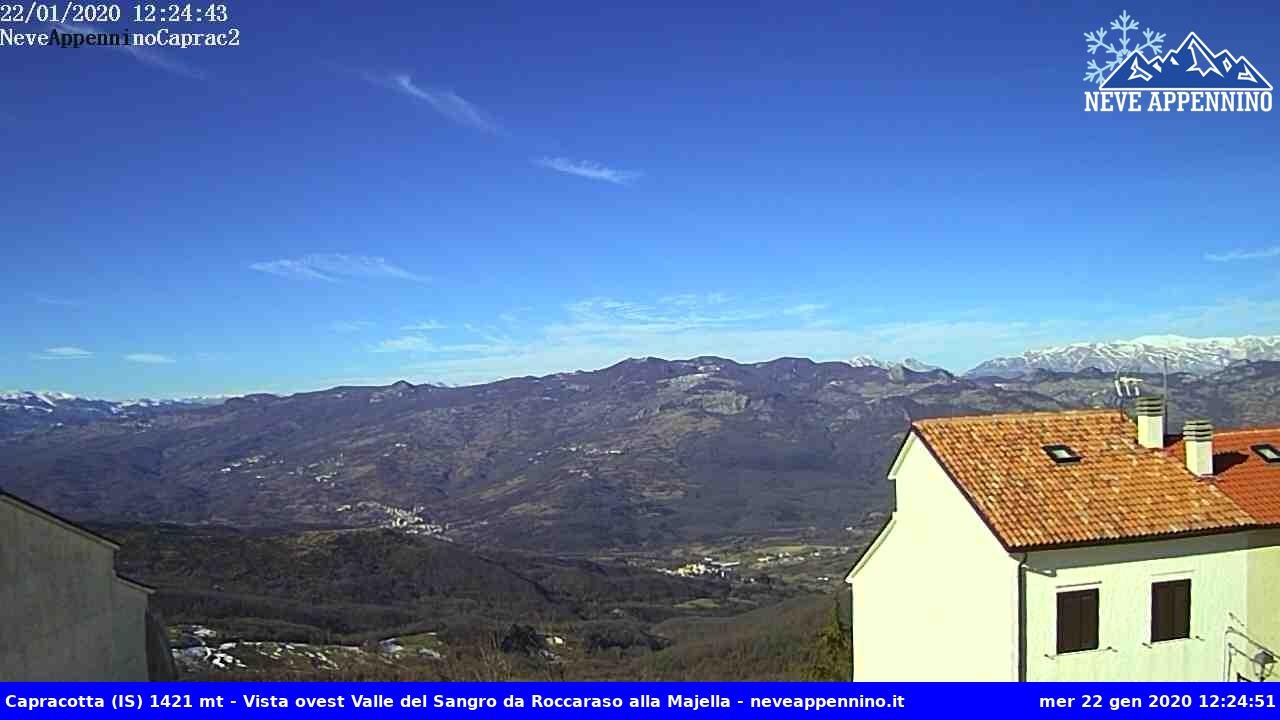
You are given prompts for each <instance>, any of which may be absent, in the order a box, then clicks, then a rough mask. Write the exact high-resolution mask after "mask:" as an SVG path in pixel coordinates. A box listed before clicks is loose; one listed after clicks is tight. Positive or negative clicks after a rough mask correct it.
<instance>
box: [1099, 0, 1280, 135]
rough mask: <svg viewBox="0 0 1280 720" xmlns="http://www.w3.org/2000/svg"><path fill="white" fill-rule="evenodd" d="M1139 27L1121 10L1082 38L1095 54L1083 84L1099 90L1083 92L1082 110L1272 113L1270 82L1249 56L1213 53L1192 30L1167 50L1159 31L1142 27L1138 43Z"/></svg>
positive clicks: (1136, 22) (1224, 51) (1162, 34)
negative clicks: (1094, 86) (1108, 23)
mask: <svg viewBox="0 0 1280 720" xmlns="http://www.w3.org/2000/svg"><path fill="white" fill-rule="evenodd" d="M1140 28H1141V26H1140V25H1139V23H1138V21H1137V20H1136V19H1134V18H1133V17H1131V16H1130V15H1129V13H1128V12H1122V13H1120V16H1119V17H1118V18H1116V19H1115V20H1112V21H1111V27H1110V29H1107V28H1098V29H1097V30H1094V31H1092V32H1087V33H1085V34H1084V39H1085V42H1086V43H1087V48H1088V51H1089V54H1090V55H1094V56H1097V57H1095V58H1094V59H1091V60H1089V64H1088V65H1087V66H1086V68H1085V74H1084V81H1085V82H1087V83H1090V84H1094V85H1097V86H1098V89H1097V90H1089V91H1087V92H1085V94H1084V109H1085V112H1271V83H1270V82H1268V81H1267V79H1266V78H1265V77H1263V75H1262V73H1260V72H1258V68H1257V67H1255V66H1254V64H1253V63H1252V62H1250V61H1249V58H1247V57H1245V56H1244V55H1235V54H1232V52H1231V51H1230V50H1227V49H1226V48H1223V49H1221V50H1217V51H1214V49H1213V48H1211V47H1210V46H1209V44H1208V43H1206V42H1205V41H1204V40H1201V39H1200V36H1199V35H1196V34H1195V33H1194V32H1189V33H1187V36H1186V37H1185V38H1183V39H1182V42H1181V43H1179V44H1178V45H1177V47H1175V48H1173V49H1171V50H1167V51H1166V50H1165V34H1164V33H1162V32H1156V31H1154V30H1152V29H1151V28H1143V29H1141V39H1139V37H1138V31H1139V29H1140ZM1130 33H1133V34H1132V35H1130ZM1099 51H1101V52H1099ZM1099 59H1101V60H1102V61H1103V62H1102V64H1101V65H1100V64H1098V63H1099Z"/></svg>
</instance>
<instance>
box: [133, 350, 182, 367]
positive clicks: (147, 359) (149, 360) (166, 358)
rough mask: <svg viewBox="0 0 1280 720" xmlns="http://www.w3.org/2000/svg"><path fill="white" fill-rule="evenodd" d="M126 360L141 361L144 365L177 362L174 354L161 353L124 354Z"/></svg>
mask: <svg viewBox="0 0 1280 720" xmlns="http://www.w3.org/2000/svg"><path fill="white" fill-rule="evenodd" d="M124 359H125V360H128V361H129V362H131V363H140V364H142V365H171V364H173V363H175V362H177V359H175V358H174V357H173V356H172V355H162V354H160V353H147V352H140V353H129V354H128V355H125V356H124Z"/></svg>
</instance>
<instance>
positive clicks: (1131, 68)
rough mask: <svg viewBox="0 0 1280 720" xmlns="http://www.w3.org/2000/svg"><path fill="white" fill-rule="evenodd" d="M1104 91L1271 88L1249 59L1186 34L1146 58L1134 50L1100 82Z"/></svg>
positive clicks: (1193, 34)
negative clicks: (1177, 43)
mask: <svg viewBox="0 0 1280 720" xmlns="http://www.w3.org/2000/svg"><path fill="white" fill-rule="evenodd" d="M1102 89H1103V90H1177V89H1197V90H1200V89H1206V90H1209V89H1221V90H1270V89H1271V83H1270V82H1268V81H1267V79H1266V78H1265V77H1263V76H1262V73H1260V72H1258V69H1257V68H1256V67H1254V65H1253V63H1252V62H1250V61H1249V59H1248V58H1246V57H1245V56H1243V55H1241V56H1239V57H1236V56H1235V55H1232V54H1231V52H1230V51H1229V50H1226V49H1223V50H1219V51H1217V52H1215V51H1214V50H1213V49H1212V48H1210V47H1209V46H1208V45H1207V44H1206V43H1205V42H1204V41H1203V40H1201V39H1200V36H1199V35H1196V34H1195V33H1194V32H1193V33H1188V34H1187V36H1186V37H1185V38H1183V40H1182V42H1181V43H1180V44H1179V45H1178V47H1177V48H1175V49H1173V50H1169V51H1167V52H1165V53H1164V54H1161V55H1155V56H1153V57H1151V58H1147V57H1146V56H1144V55H1143V54H1142V53H1134V54H1133V55H1131V56H1129V58H1128V59H1126V60H1125V61H1124V62H1123V63H1121V64H1120V65H1119V66H1118V67H1117V68H1116V69H1115V71H1113V72H1112V74H1111V76H1110V77H1109V78H1107V79H1106V81H1104V82H1103V83H1102Z"/></svg>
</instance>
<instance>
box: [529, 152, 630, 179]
mask: <svg viewBox="0 0 1280 720" xmlns="http://www.w3.org/2000/svg"><path fill="white" fill-rule="evenodd" d="M533 163H534V164H535V165H539V166H541V167H544V168H547V169H548V170H555V171H556V172H561V173H564V174H566V175H574V176H576V177H580V178H586V179H588V180H599V181H601V182H608V183H613V184H614V185H627V184H629V183H631V182H632V181H634V180H637V179H638V178H640V176H641V174H642V173H639V172H633V171H629V170H615V169H614V168H611V167H606V166H604V165H601V164H600V163H597V162H592V161H590V160H573V159H570V158H567V157H540V158H534V160H533Z"/></svg>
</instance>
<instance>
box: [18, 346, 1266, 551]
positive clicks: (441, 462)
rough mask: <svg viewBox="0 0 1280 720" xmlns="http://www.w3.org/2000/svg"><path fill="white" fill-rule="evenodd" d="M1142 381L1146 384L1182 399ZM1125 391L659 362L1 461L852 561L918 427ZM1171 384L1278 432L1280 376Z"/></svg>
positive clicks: (371, 508) (196, 427) (109, 507)
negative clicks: (853, 544) (824, 549)
mask: <svg viewBox="0 0 1280 720" xmlns="http://www.w3.org/2000/svg"><path fill="white" fill-rule="evenodd" d="M1272 342H1274V340H1273V341H1272ZM1164 344H1165V345H1166V346H1169V347H1175V346H1177V342H1174V341H1166V342H1165V343H1164ZM1135 374H1138V375H1139V377H1141V378H1142V379H1143V380H1144V383H1145V387H1153V386H1158V385H1159V384H1160V383H1161V382H1162V379H1161V378H1160V377H1159V376H1157V375H1151V374H1146V375H1143V374H1142V373H1141V372H1140V371H1135ZM1112 379H1113V376H1112V374H1111V373H1109V372H1106V371H1104V370H1099V369H1085V370H1080V371H1077V372H1059V371H1052V370H1043V369H1033V370H1030V371H1024V372H1021V373H1020V374H1019V375H1017V376H1016V377H992V376H988V375H978V376H972V377H961V376H956V375H953V374H951V373H949V372H947V371H945V370H931V371H927V372H916V371H913V370H910V369H908V368H905V367H902V366H898V367H897V368H894V369H891V370H885V369H883V368H880V367H874V366H861V367H855V366H853V365H851V364H849V363H847V362H827V363H816V362H813V361H810V360H806V359H798V358H780V359H777V360H773V361H770V362H764V363H752V364H742V363H737V362H734V361H732V360H728V359H724V358H717V357H698V358H692V359H687V360H662V359H658V358H645V359H635V360H626V361H623V362H621V363H618V364H616V365H613V366H611V367H608V368H604V369H601V370H596V371H591V372H575V373H562V374H557V375H549V376H546V377H540V378H535V377H525V378H513V379H509V380H503V381H500V382H495V383H490V384H486V385H475V386H469V387H459V388H445V387H438V386H426V385H420V386H415V385H412V384H410V383H408V382H397V383H394V384H392V385H388V386H381V387H337V388H332V389H329V390H323V391H318V392H310V393H300V394H297V395H292V396H288V397H277V396H273V395H251V396H246V397H241V398H232V399H230V400H227V401H226V402H225V403H223V404H221V405H217V406H205V407H199V406H177V407H171V408H168V409H164V410H163V411H156V410H149V411H148V412H150V413H151V414H150V415H148V416H147V417H145V418H137V417H132V416H127V415H126V416H121V417H106V418H104V419H101V420H99V421H96V422H89V423H86V424H79V425H70V424H66V425H63V426H61V427H47V428H45V429H41V430H37V431H32V432H26V433H22V434H19V435H16V436H12V437H10V438H9V439H7V440H5V441H3V442H0V477H3V478H4V479H5V483H6V489H8V490H10V491H13V492H15V493H17V494H19V495H21V496H23V497H27V498H29V499H31V500H32V501H34V502H37V503H40V504H42V505H44V506H47V507H49V508H51V509H52V510H54V511H55V512H59V513H62V514H65V515H67V516H70V517H72V518H75V519H81V520H100V521H101V520H109V521H132V522H149V523H154V522H172V523H180V524H193V523H194V524H223V525H232V526H239V527H247V528H255V527H256V528H280V527H297V526H299V525H304V526H324V527H391V528H395V529H397V530H399V531H401V532H405V533H411V534H421V535H430V536H435V537H442V538H447V539H449V540H454V541H459V542H463V543H466V544H468V545H471V546H492V547H505V548H525V549H537V550H539V551H552V552H569V553H574V552H586V553H592V552H610V551H632V550H637V549H648V550H660V549H662V548H671V547H691V546H695V545H699V544H715V543H732V542H736V541H739V540H742V539H743V538H750V539H753V540H758V539H760V538H765V537H784V536H785V537H788V538H797V537H803V538H806V539H809V540H823V541H829V542H832V543H834V544H839V542H840V540H841V539H847V538H848V537H849V536H848V530H849V529H850V528H852V529H854V530H858V529H859V528H860V527H861V526H865V525H869V524H873V523H874V522H875V518H876V517H877V516H878V513H882V512H884V511H885V510H887V509H889V506H890V502H891V500H890V498H891V492H890V490H889V487H888V486H887V484H886V483H885V480H884V474H885V467H886V463H887V462H888V461H889V459H890V458H891V456H892V454H893V452H894V449H895V448H896V447H897V443H898V442H899V441H900V439H901V437H902V435H903V433H904V432H905V430H906V429H907V427H908V425H909V423H910V421H911V420H913V419H916V418H922V417H930V416H939V415H955V414H968V413H987V412H998V411H1021V410H1036V409H1062V408H1074V407H1098V406H1107V405H1110V404H1114V403H1115V402H1116V399H1115V391H1114V389H1113V385H1112ZM1168 382H1169V388H1170V393H1171V395H1172V398H1173V400H1172V404H1173V412H1174V413H1175V418H1174V427H1177V422H1180V418H1181V417H1184V416H1187V415H1195V416H1204V417H1209V418H1211V419H1213V420H1214V421H1215V422H1217V423H1218V424H1220V425H1243V424H1263V423H1275V422H1277V421H1278V420H1280V410H1278V409H1277V408H1276V407H1275V404H1274V402H1273V401H1272V400H1271V398H1274V397H1275V396H1276V393H1277V392H1280V362H1265V361H1246V362H1242V363H1236V364H1231V365H1229V366H1227V367H1225V368H1223V369H1221V370H1219V371H1217V372H1215V373H1212V374H1209V375H1193V374H1189V373H1181V372H1178V373H1174V374H1172V375H1171V376H1170V377H1169V380H1168Z"/></svg>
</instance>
